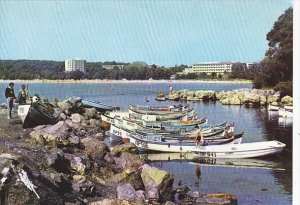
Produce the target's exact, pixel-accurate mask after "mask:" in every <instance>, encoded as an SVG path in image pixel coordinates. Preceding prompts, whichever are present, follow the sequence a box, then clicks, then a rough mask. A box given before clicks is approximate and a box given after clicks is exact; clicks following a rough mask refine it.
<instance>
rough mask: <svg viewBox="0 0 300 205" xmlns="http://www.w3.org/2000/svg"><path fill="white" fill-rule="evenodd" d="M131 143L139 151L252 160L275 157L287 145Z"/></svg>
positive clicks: (142, 140) (142, 141)
mask: <svg viewBox="0 0 300 205" xmlns="http://www.w3.org/2000/svg"><path fill="white" fill-rule="evenodd" d="M130 142H132V143H134V144H135V145H136V146H137V147H138V148H139V149H142V150H148V151H159V152H180V153H186V152H193V153H196V154H197V155H198V156H199V157H205V158H252V157H262V156H268V155H274V154H277V153H280V152H281V151H282V150H283V149H284V147H285V144H283V143H281V142H278V141H269V142H254V143H243V144H226V145H208V146H200V148H196V147H195V146H184V144H176V145H172V144H171V143H170V144H168V143H161V142H155V141H147V140H144V139H139V138H135V137H130Z"/></svg>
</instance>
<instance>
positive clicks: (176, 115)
mask: <svg viewBox="0 0 300 205" xmlns="http://www.w3.org/2000/svg"><path fill="white" fill-rule="evenodd" d="M129 117H130V118H132V119H136V120H145V121H168V120H188V119H189V117H188V113H187V112H184V113H168V114H166V115H144V114H139V113H135V112H132V111H131V110H129Z"/></svg>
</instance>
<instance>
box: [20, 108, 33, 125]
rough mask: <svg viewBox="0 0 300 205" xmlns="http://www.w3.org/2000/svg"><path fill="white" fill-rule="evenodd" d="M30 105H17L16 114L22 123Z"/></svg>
mask: <svg viewBox="0 0 300 205" xmlns="http://www.w3.org/2000/svg"><path fill="white" fill-rule="evenodd" d="M30 107H31V105H30V104H26V105H19V106H18V115H19V116H20V118H21V120H22V123H24V121H25V118H26V116H27V113H28V112H29V109H30Z"/></svg>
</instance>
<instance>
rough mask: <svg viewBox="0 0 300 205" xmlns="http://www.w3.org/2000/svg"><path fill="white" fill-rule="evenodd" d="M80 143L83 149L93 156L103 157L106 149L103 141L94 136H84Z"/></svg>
mask: <svg viewBox="0 0 300 205" xmlns="http://www.w3.org/2000/svg"><path fill="white" fill-rule="evenodd" d="M81 143H82V144H83V145H84V151H85V152H86V153H87V154H88V155H89V156H92V157H93V158H103V157H104V155H105V154H106V153H107V151H108V147H107V146H106V145H105V143H104V142H102V141H99V140H98V139H95V138H91V137H86V138H84V139H82V140H81Z"/></svg>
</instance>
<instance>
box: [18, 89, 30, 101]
mask: <svg viewBox="0 0 300 205" xmlns="http://www.w3.org/2000/svg"><path fill="white" fill-rule="evenodd" d="M28 97H29V91H28V85H27V89H26V86H25V85H22V86H21V90H20V91H19V94H18V101H19V104H20V105H24V104H26V99H27V98H28Z"/></svg>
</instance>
